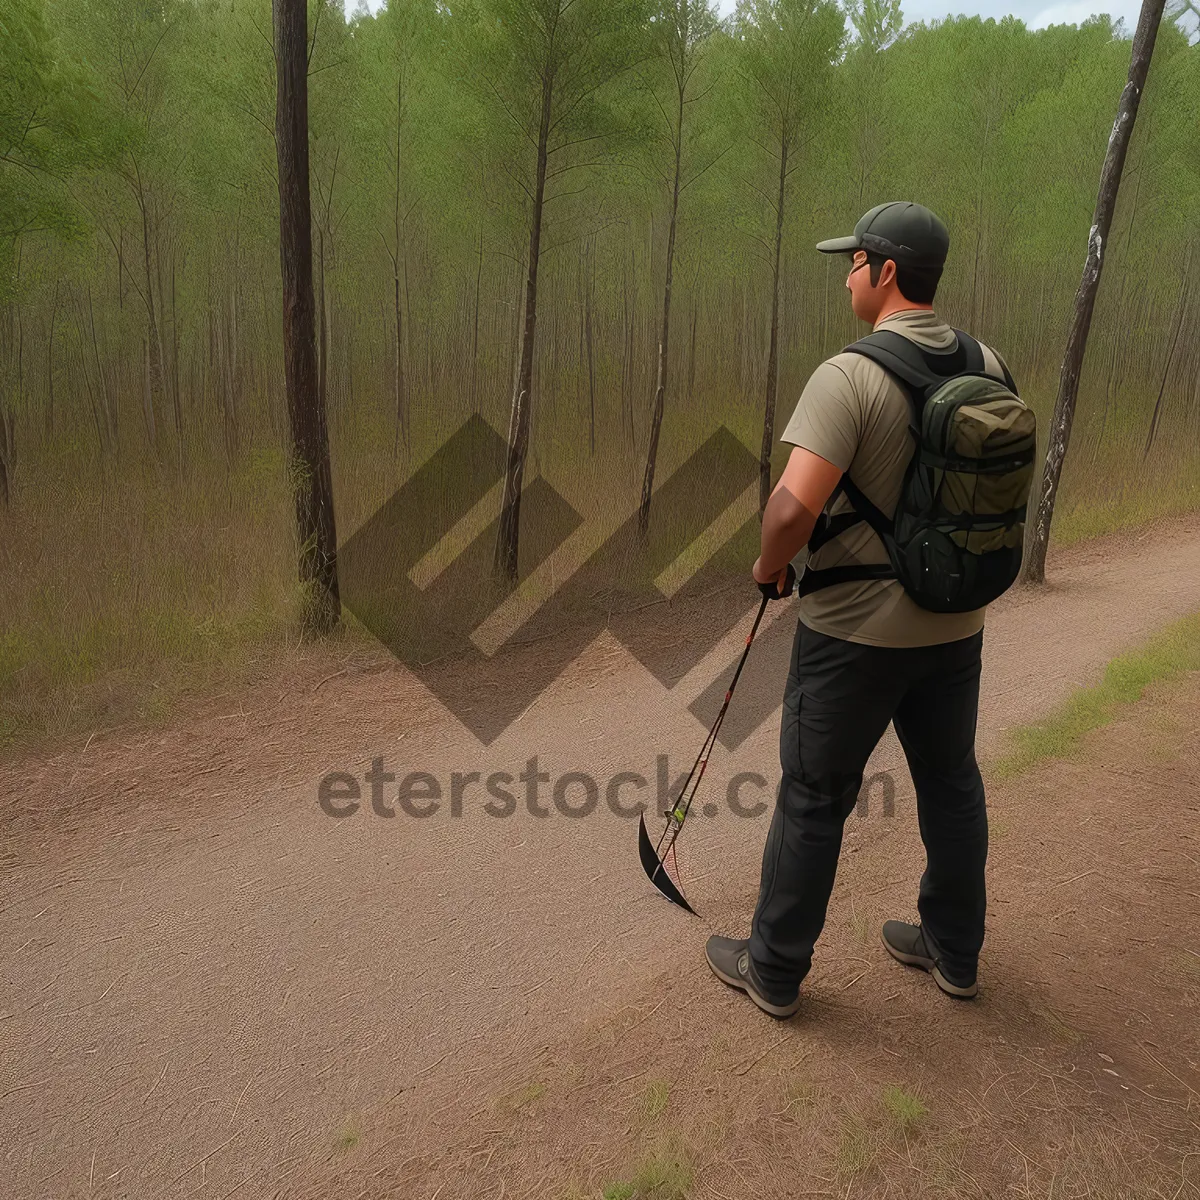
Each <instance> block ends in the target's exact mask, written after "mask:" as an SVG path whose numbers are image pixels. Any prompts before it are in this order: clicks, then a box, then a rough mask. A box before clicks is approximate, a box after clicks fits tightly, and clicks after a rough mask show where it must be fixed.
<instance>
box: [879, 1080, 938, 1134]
mask: <svg viewBox="0 0 1200 1200" xmlns="http://www.w3.org/2000/svg"><path fill="white" fill-rule="evenodd" d="M883 1108H884V1111H885V1112H886V1113H887V1115H888V1116H889V1117H890V1118H891V1120H892V1122H893V1124H894V1125H895V1126H896V1128H897V1129H898V1130H900V1131H901V1132H903V1133H908V1132H909V1131H910V1130H912V1129H914V1128H916V1126H918V1125H919V1124H920V1123H921V1122H922V1121H923V1120H924V1119H925V1118H926V1117H927V1116H929V1109H927V1108H926V1107H925V1105H924V1104H923V1103H922V1102H921V1100H920V1098H919V1097H917V1096H914V1095H913V1094H912V1093H911V1092H906V1091H905V1090H904V1089H903V1088H902V1087H898V1086H897V1085H895V1084H892V1085H891V1086H889V1087H886V1088H884V1089H883Z"/></svg>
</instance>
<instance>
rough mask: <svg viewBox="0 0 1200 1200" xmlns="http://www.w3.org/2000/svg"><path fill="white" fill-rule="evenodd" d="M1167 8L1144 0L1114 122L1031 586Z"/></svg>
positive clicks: (1057, 409)
mask: <svg viewBox="0 0 1200 1200" xmlns="http://www.w3.org/2000/svg"><path fill="white" fill-rule="evenodd" d="M1163 4H1164V0H1144V2H1143V4H1142V11H1141V15H1140V16H1139V17H1138V24H1137V31H1136V32H1135V33H1134V35H1133V52H1132V55H1131V57H1130V63H1129V79H1128V82H1127V83H1126V84H1125V88H1124V90H1123V91H1122V92H1121V99H1120V103H1119V104H1118V105H1117V119H1116V120H1115V121H1114V122H1113V127H1112V133H1111V134H1110V135H1109V139H1108V151H1107V153H1106V154H1105V156H1104V166H1103V167H1102V169H1101V171H1100V189H1099V193H1098V195H1097V197H1096V210H1095V213H1094V215H1093V217H1092V227H1091V230H1090V231H1089V233H1088V248H1087V258H1086V259H1085V261H1084V265H1083V277H1082V278H1081V279H1080V281H1079V289H1078V291H1077V292H1076V293H1075V306H1074V309H1073V310H1072V313H1071V326H1070V332H1069V333H1068V335H1067V349H1066V353H1065V354H1064V355H1063V364H1062V372H1061V375H1060V377H1059V385H1058V396H1057V398H1056V400H1055V402H1054V415H1053V417H1052V418H1051V422H1050V437H1049V440H1048V443H1047V446H1046V463H1045V468H1044V470H1043V472H1042V480H1041V485H1040V487H1039V490H1038V496H1037V501H1036V515H1035V517H1034V520H1033V522H1032V527H1031V535H1030V539H1029V546H1028V552H1027V554H1026V556H1025V563H1024V567H1023V568H1022V572H1021V578H1022V580H1023V581H1024V582H1026V583H1044V582H1045V580H1046V550H1047V548H1048V546H1049V544H1050V523H1051V521H1052V520H1053V518H1054V501H1055V499H1056V498H1057V496H1058V485H1059V481H1060V480H1061V478H1062V468H1063V460H1064V459H1065V458H1066V456H1067V446H1068V444H1069V442H1070V440H1071V424H1072V421H1073V420H1074V417H1075V400H1076V397H1077V396H1078V394H1079V376H1080V374H1081V372H1082V370H1083V358H1084V354H1085V352H1086V351H1087V339H1088V331H1089V330H1090V329H1091V325H1092V313H1093V312H1094V311H1095V307H1096V293H1097V291H1098V290H1099V287H1100V273H1101V270H1102V269H1103V266H1104V251H1105V247H1106V244H1107V242H1108V231H1109V229H1110V228H1111V226H1112V218H1113V210H1114V209H1115V208H1116V203H1117V191H1118V189H1119V188H1120V186H1121V172H1122V170H1123V169H1124V166H1125V155H1126V153H1127V151H1128V150H1129V139H1130V138H1131V137H1132V135H1133V125H1134V121H1135V120H1136V119H1137V111H1138V105H1139V103H1140V101H1141V98H1142V92H1143V90H1144V89H1145V86H1146V75H1147V73H1148V72H1149V70H1150V58H1151V55H1152V54H1153V53H1154V42H1155V39H1156V37H1157V36H1158V26H1159V23H1160V22H1161V20H1162V14H1163Z"/></svg>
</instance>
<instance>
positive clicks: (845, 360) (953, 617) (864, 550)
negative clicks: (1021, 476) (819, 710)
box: [780, 309, 1004, 646]
mask: <svg viewBox="0 0 1200 1200" xmlns="http://www.w3.org/2000/svg"><path fill="white" fill-rule="evenodd" d="M876 329H890V330H893V331H895V332H896V333H899V334H903V335H904V336H905V337H906V338H909V339H910V340H911V341H913V342H916V344H917V345H918V346H925V347H928V348H929V349H932V350H946V349H950V348H951V347H952V346H953V345H954V343H955V340H956V339H955V336H954V331H953V330H952V329H951V328H950V326H949V325H947V324H946V323H945V322H944V321H943V320H941V318H940V317H938V316H937V314H936V313H933V312H930V311H928V310H927V309H910V310H908V311H906V312H899V313H895V314H893V315H892V316H890V317H888V318H887V319H886V320H884V321H881V322H880V323H879V324H878V325H877V326H876ZM983 358H984V369H985V370H986V371H987V373H988V374H989V375H995V376H996V378H997V379H1003V378H1004V369H1003V367H1002V366H1001V360H1000V358H999V356H998V355H997V354H996V353H995V351H993V350H991V349H989V348H988V347H987V346H984V347H983ZM911 411H912V407H911V404H910V403H909V399H908V395H907V393H906V392H905V391H904V389H903V388H902V387H901V386H900V384H899V383H897V382H896V380H894V379H893V378H892V376H891V375H889V374H888V373H887V372H886V371H885V370H884V369H883V368H882V367H881V366H880V365H879V364H878V363H874V362H872V361H871V360H870V359H869V358H865V357H864V356H863V355H861V354H847V353H842V354H835V355H834V356H833V357H832V358H830V359H826V361H825V362H823V363H822V364H821V365H820V366H819V367H818V368H817V369H816V370H815V371H814V372H813V373H812V377H811V378H810V379H809V381H808V383H807V384H806V385H805V388H804V391H803V392H802V393H801V395H800V401H799V403H798V404H797V405H796V411H795V412H794V413H792V419H791V420H790V421H789V422H788V424H787V428H786V429H784V431H783V435H782V437H781V438H780V440H781V441H784V442H788V443H790V444H791V445H793V446H803V447H804V449H806V450H811V451H812V452H813V453H814V454H819V455H820V456H821V457H822V458H823V459H825V460H826V461H827V462H831V463H833V465H834V466H836V467H841V468H842V470H843V471H848V472H849V474H850V478H851V479H852V480H854V482H855V484H857V486H858V487H859V488H860V489H861V490H862V492H863V493H864V494H865V495H866V497H867V499H868V500H870V501H872V502H873V503H874V504H875V505H876V507H877V508H879V509H880V510H881V511H882V512H885V513H887V514H888V515H889V516H890V515H891V514H892V513H893V512H894V511H895V508H896V504H897V502H898V501H899V499H900V490H901V487H902V486H903V483H904V474H905V471H906V470H907V468H908V464H909V460H910V459H911V458H912V453H913V448H914V442H913V437H912V434H911V433H910V432H909V428H908V426H909V420H910V416H911ZM851 509H853V505H851V504H850V502H849V501H848V500H847V499H846V497H845V496H844V495H841V494H838V497H837V499H836V500H834V501H832V502H831V504H830V505H827V506H826V512H828V513H829V514H830V515H831V516H832V515H834V514H836V513H841V512H846V511H849V510H851ZM887 561H888V557H887V552H886V551H885V550H884V548H883V543H882V542H881V541H880V540H879V537H878V535H877V534H876V533H875V531H874V530H873V529H872V528H871V527H870V525H868V524H867V523H866V522H865V521H861V522H859V523H858V524H857V525H855V526H853V527H852V528H851V529H849V530H847V531H846V532H845V533H844V534H842V535H841V536H840V537H837V538H834V539H833V540H831V541H829V542H827V543H826V544H825V545H823V546H822V547H821V548H820V549H819V550H818V551H817V552H816V553H815V554H814V555H813V556H812V566H813V568H814V569H815V570H824V569H825V568H827V567H842V566H850V565H860V564H867V565H873V564H878V563H883V564H886V563H887ZM985 611H986V610H985V609H982V608H979V609H976V610H975V611H973V612H965V613H935V612H930V611H929V610H928V609H924V608H921V607H920V606H919V605H918V604H916V603H915V602H914V601H913V600H912V599H910V597H909V596H908V593H907V592H905V590H904V588H903V587H901V585H900V584H899V583H898V582H897V581H896V580H894V579H868V580H861V581H858V582H854V583H839V584H833V585H832V586H830V587H827V588H822V589H821V590H820V591H816V592H812V593H810V594H809V595H807V596H804V597H802V598H801V600H800V619H801V620H802V621H803V622H804V623H805V625H807V626H809V628H811V629H815V630H816V631H817V632H818V633H825V634H829V635H830V636H831V637H836V638H841V639H843V640H844V641H850V642H865V643H866V644H868V645H872V646H931V645H935V644H937V643H939V642H953V641H957V640H958V639H959V638H965V637H970V636H971V635H972V634H974V633H978V632H979V630H981V629H982V628H983V616H984V612H985Z"/></svg>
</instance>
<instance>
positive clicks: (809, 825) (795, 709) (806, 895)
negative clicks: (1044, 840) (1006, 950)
mask: <svg viewBox="0 0 1200 1200" xmlns="http://www.w3.org/2000/svg"><path fill="white" fill-rule="evenodd" d="M982 646H983V633H982V631H980V632H979V633H977V634H975V635H974V636H973V637H969V638H964V639H962V640H961V641H957V642H945V643H943V644H941V645H937V646H918V647H911V648H908V647H906V648H902V649H897V648H892V647H886V646H864V645H859V644H858V643H856V642H847V641H842V640H841V639H839V638H833V637H829V636H827V635H825V634H822V633H817V632H816V631H815V630H812V629H809V628H808V627H807V626H806V625H805V624H804V623H803V622H800V623H799V626H798V628H797V630H796V639H795V642H794V643H793V646H792V662H791V669H790V671H789V672H788V680H787V687H786V689H785V691H784V698H783V721H782V724H781V727H780V732H779V759H780V764H781V766H782V767H783V779H782V782H781V784H780V788H779V795H778V797H777V798H776V801H775V814H774V817H773V818H772V820H771V829H770V832H769V833H768V834H767V844H766V847H765V848H764V850H763V864H762V884H761V887H760V890H759V897H758V907H757V908H756V910H755V913H754V924H753V927H752V929H751V935H750V957H751V959H752V960H753V963H754V967H755V969H756V971H757V973H758V975H759V977H760V978H761V979H762V982H763V984H764V985H766V986H767V987H768V988H770V989H771V990H772V991H775V990H776V989H778V990H779V992H780V993H781V994H782V993H786V992H787V991H788V990H789V989H791V988H794V986H795V984H796V983H797V982H799V981H800V980H801V979H803V977H804V976H805V974H807V972H808V968H809V965H810V963H811V961H812V952H813V944H814V943H815V942H816V940H817V937H818V936H819V935H820V933H821V929H822V927H823V926H824V924H825V909H826V907H827V905H828V903H829V894H830V892H831V891H832V890H833V879H834V874H835V873H836V871H837V860H838V854H839V852H840V850H841V846H842V827H843V825H844V824H845V822H846V818H847V816H849V814H850V812H851V811H852V810H853V808H854V805H855V802H856V800H857V798H858V793H859V789H860V788H861V786H862V778H863V769H864V768H865V766H866V763H867V759H868V758H869V757H870V754H871V751H872V750H874V749H875V747H876V745H877V744H878V743H879V739H880V738H881V737H882V736H883V734H884V731H885V730H886V729H887V726H888V722H889V721H893V722H895V726H896V734H897V736H898V737H899V739H900V744H901V746H903V748H904V753H905V756H906V757H907V759H908V767H909V770H910V771H911V773H912V778H913V783H914V784H915V785H916V791H917V820H918V823H919V825H920V829H921V839H922V840H923V841H924V843H925V853H926V859H927V865H926V869H925V874H924V876H923V877H922V879H921V890H920V896H919V900H918V906H917V907H918V911H919V912H920V915H921V925H922V927H923V929H924V930H925V932H926V935H927V937H928V938H930V939H931V940H932V941H933V943H934V947H935V949H937V950H939V951H940V952H941V954H942V955H943V956H944V957H945V959H946V961H947V965H948V966H950V967H952V968H953V969H955V970H956V971H957V970H960V969H961V970H963V971H966V972H972V971H974V969H975V967H976V964H977V962H978V958H979V949H980V947H981V946H982V945H983V921H984V910H985V907H986V893H985V889H984V863H985V862H986V860H987V845H988V830H987V811H986V808H985V805H984V795H983V780H982V779H981V778H980V775H979V767H978V765H977V764H976V762H975V721H976V716H977V714H978V709H979V670H980V651H981V649H982Z"/></svg>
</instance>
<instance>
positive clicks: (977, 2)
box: [346, 0, 1141, 35]
mask: <svg viewBox="0 0 1200 1200" xmlns="http://www.w3.org/2000/svg"><path fill="white" fill-rule="evenodd" d="M382 5H383V0H367V7H368V8H370V9H371V11H372V12H375V11H376V10H378V9H379V8H380V7H382ZM353 7H354V4H353V3H348V4H347V5H346V8H347V11H348V10H350V9H352V8H353ZM717 7H718V8H719V9H720V10H721V12H722V14H723V15H728V14H729V13H731V12H733V10H734V8H735V7H736V0H717ZM902 8H903V11H904V19H905V22H906V23H907V22H911V21H934V20H940V19H941V18H943V17H946V16H950V15H952V14H953V15H954V16H958V15H959V14H965V15H966V16H975V15H976V14H978V15H979V16H981V17H995V18H996V19H997V20H999V19H1000V18H1001V17H1003V16H1005V15H1007V14H1008V13H1012V14H1013V16H1016V17H1020V18H1021V20H1022V21H1024V22H1025V24H1026V25H1027V26H1029V28H1030V29H1044V28H1045V27H1046V26H1047V25H1078V24H1079V23H1080V22H1081V21H1086V20H1087V18H1088V17H1090V16H1091V15H1092V14H1093V13H1097V12H1105V13H1108V14H1109V15H1110V16H1111V17H1112V18H1113V19H1114V20H1116V19H1117V18H1118V17H1121V18H1124V21H1125V25H1126V27H1127V29H1128V30H1129V33H1130V34H1131V35H1132V33H1133V28H1134V26H1135V25H1136V24H1137V18H1138V12H1139V11H1140V9H1141V4H1140V3H1139V2H1138V0H1055V2H1054V3H1049V4H1048V3H1046V0H902Z"/></svg>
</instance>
